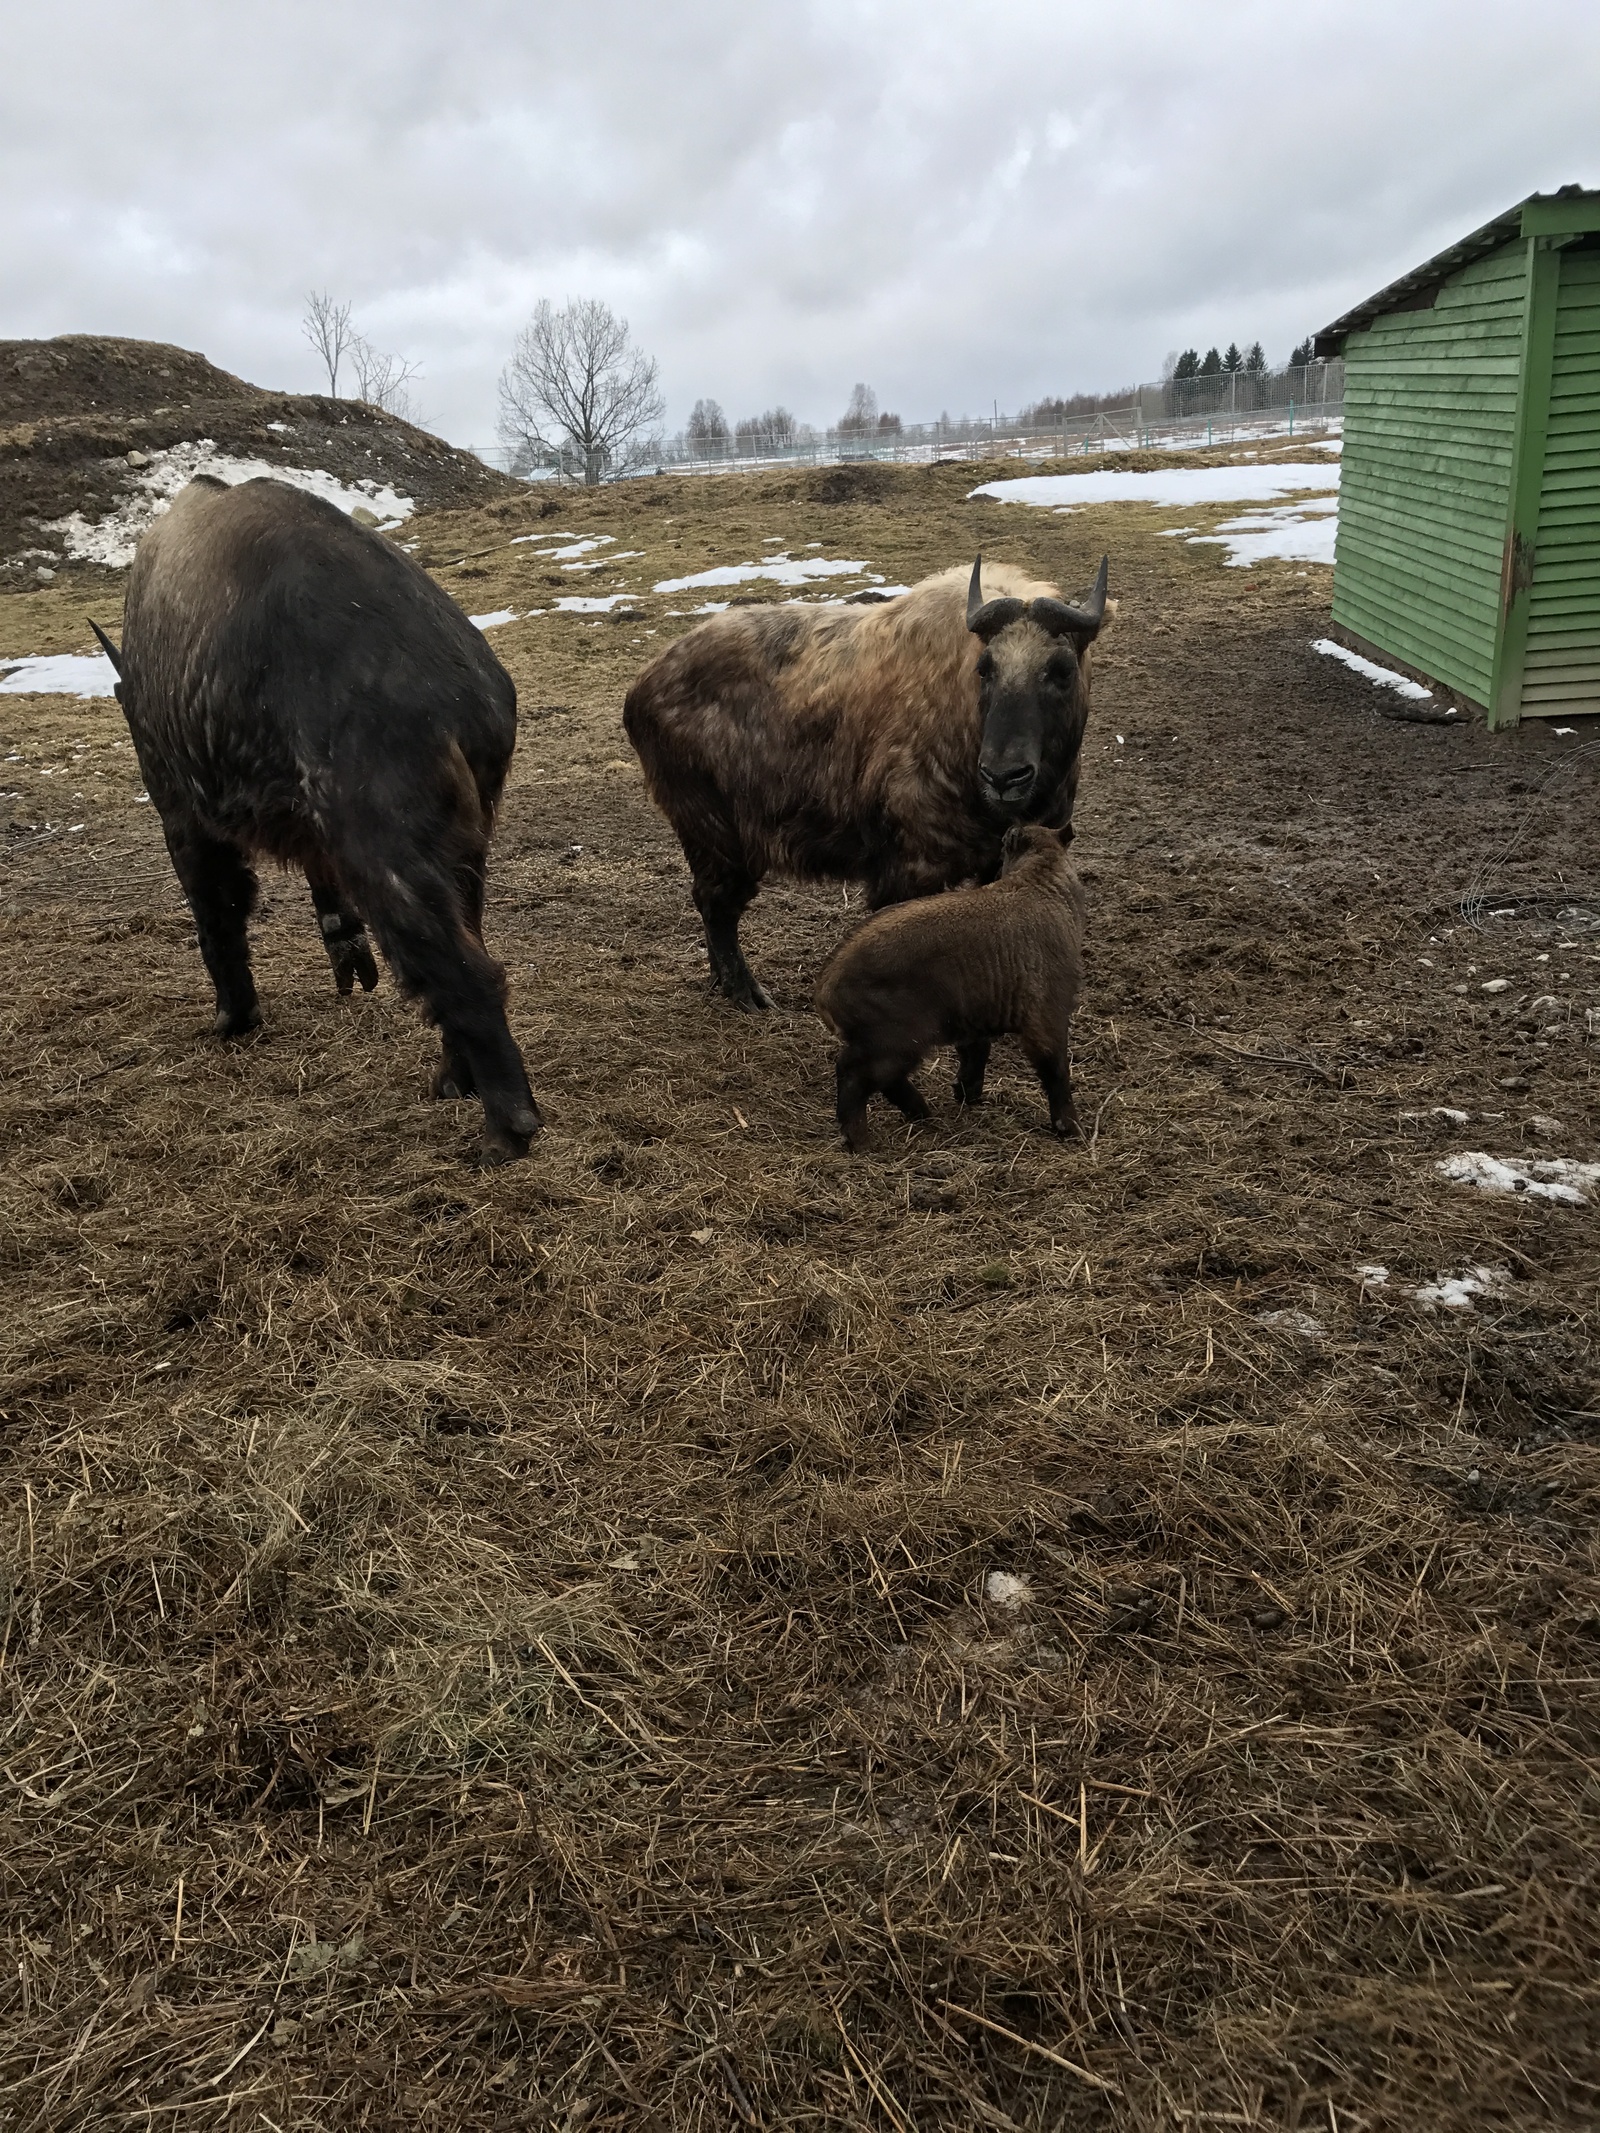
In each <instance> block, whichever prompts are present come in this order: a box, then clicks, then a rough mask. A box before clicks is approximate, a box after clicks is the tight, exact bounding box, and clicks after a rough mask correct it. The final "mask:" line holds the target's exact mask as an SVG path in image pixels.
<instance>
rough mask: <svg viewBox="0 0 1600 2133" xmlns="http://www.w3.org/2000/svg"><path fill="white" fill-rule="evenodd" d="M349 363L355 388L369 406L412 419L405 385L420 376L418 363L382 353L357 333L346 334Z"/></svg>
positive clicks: (413, 418)
mask: <svg viewBox="0 0 1600 2133" xmlns="http://www.w3.org/2000/svg"><path fill="white" fill-rule="evenodd" d="M350 363H351V367H352V368H353V369H354V371H355V374H356V392H357V394H358V396H359V397H360V398H361V399H363V400H365V401H366V402H367V404H368V405H369V406H370V407H381V408H382V409H383V410H384V412H385V413H386V414H390V415H399V416H400V417H401V418H402V419H403V420H405V421H413V420H415V415H414V411H413V409H412V404H411V395H410V393H409V392H408V391H407V390H406V388H407V386H408V385H409V384H410V383H411V380H412V379H413V378H419V377H421V375H422V366H421V364H420V363H408V362H407V361H406V359H405V358H404V356H397V355H385V354H384V352H383V350H382V349H380V348H374V347H373V345H372V343H371V342H370V341H369V340H367V339H366V338H365V336H364V335H362V334H359V333H355V334H352V335H351V337H350Z"/></svg>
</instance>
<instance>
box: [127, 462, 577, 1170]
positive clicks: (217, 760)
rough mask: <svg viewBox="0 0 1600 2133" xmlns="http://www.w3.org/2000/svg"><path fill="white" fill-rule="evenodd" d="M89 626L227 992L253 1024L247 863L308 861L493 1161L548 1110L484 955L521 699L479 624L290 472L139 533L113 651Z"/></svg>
mask: <svg viewBox="0 0 1600 2133" xmlns="http://www.w3.org/2000/svg"><path fill="white" fill-rule="evenodd" d="M95 634H96V635H97V636H98V637H99V638H100V642H101V643H102V644H103V645H104V646H105V649H106V652H107V654H108V655H109V657H110V659H111V662H112V665H113V666H114V667H115V668H116V669H117V672H118V674H119V676H120V677H121V678H120V680H119V681H118V684H117V698H118V701H119V702H120V703H121V705H122V709H123V712H124V715H125V716H126V718H127V721H128V729H129V731H130V733H131V734H132V735H133V745H134V747H135V749H136V750H137V751H138V756H139V768H140V770H141V771H142V773H143V775H144V781H145V785H146V787H147V788H148V790H149V794H150V798H151V800H152V801H153V803H154V805H155V809H156V812H157V814H158V815H159V816H160V817H161V827H162V829H163V830H164V831H165V833H166V840H167V850H168V851H169V852H170V853H171V855H172V864H173V866H174V868H175V869H176V870H177V875H178V880H179V881H180V883H181V884H182V886H183V890H184V893H185V895H186V896H187V897H188V899H189V904H190V907H191V909H192V910H193V912H194V919H195V927H196V930H197V932H198V933H199V937H200V953H201V955H202V956H203V957H204V958H205V964H206V968H207V970H208V971H209V972H210V974H211V980H212V983H213V984H214V985H215V987H216V994H217V1017H216V1030H217V1034H218V1035H219V1036H222V1037H236V1036H240V1035H242V1034H243V1033H244V1032H245V1031H246V1030H250V1029H253V1028H255V1026H256V1025H257V1023H259V1021H260V1020H261V1010H260V1007H259V1005H258V1003H257V999H256V988H255V980H254V978H253V977H252V975H251V970H250V949H249V942H248V939H247V936H246V930H245V929H246V921H247V920H248V919H249V916H250V913H251V911H252V909H253V908H254V905H255V900H256V877H255V874H254V873H253V871H252V869H251V866H250V860H251V858H252V857H253V856H255V855H257V854H264V855H265V856H266V857H268V858H271V859H275V860H277V861H279V862H280V864H282V865H285V866H287V865H289V864H291V863H292V864H295V865H298V866H300V867H302V868H303V869H304V871H305V875H306V879H307V881H308V882H309V884H310V887H311V898H312V902H313V904H314V905H315V907H316V912H317V916H318V919H319V921H320V923H321V929H322V938H323V942H324V945H325V946H326V948H327V951H328V958H329V961H330V962H331V963H332V965H333V975H334V980H335V983H336V984H337V985H338V988H339V991H340V992H341V993H348V992H349V991H350V990H351V988H352V986H353V984H354V982H355V980H356V979H357V978H359V979H360V981H361V984H362V986H363V987H364V988H365V989H366V990H367V991H371V989H372V987H373V986H374V985H376V984H377V982H378V968H377V964H376V963H375V962H374V961H373V957H372V950H371V948H370V947H369V945H368V942H367V932H366V928H367V926H369V925H370V927H371V928H372V931H373V933H374V934H375V935H376V936H377V941H378V945H379V947H380V948H381V949H382V950H383V953H384V955H385V957H386V958H387V960H388V962H389V963H390V965H391V966H392V967H393V969H394V971H395V973H396V974H397V976H398V978H399V980H400V984H401V986H402V987H403V988H404V990H405V991H406V992H407V993H408V994H411V995H412V996H414V997H416V998H418V999H420V1000H421V1001H422V1002H423V1004H424V1006H425V1008H426V1010H427V1013H428V1016H429V1018H430V1020H432V1021H434V1022H436V1023H437V1024H438V1026H439V1030H440V1034H441V1037H442V1040H443V1052H442V1057H441V1060H440V1064H439V1070H438V1073H437V1074H436V1075H435V1077H434V1083H433V1093H434V1094H435V1095H437V1096H470V1095H472V1094H474V1093H476V1094H477V1095H478V1096H479V1097H480V1098H481V1100H482V1103H483V1117H484V1142H483V1148H484V1156H485V1159H486V1160H488V1161H491V1162H503V1161H506V1160H509V1159H510V1158H513V1157H516V1156H521V1155H526V1153H527V1151H528V1143H529V1140H530V1139H531V1137H532V1136H533V1135H534V1134H535V1133H536V1132H537V1131H538V1130H539V1127H540V1125H541V1123H542V1121H541V1119H540V1116H539V1110H538V1106H537V1105H536V1104H535V1102H534V1100H533V1094H532V1091H531V1090H530V1089H529V1087H528V1076H527V1073H526V1071H525V1069H524V1067H523V1063H522V1055H521V1054H520V1053H519V1052H518V1050H517V1047H516V1045H515V1043H514V1042H513V1041H512V1037H511V1032H510V1030H509V1028H508V1027H507V1025H506V1015H505V990H506V985H505V973H504V971H503V970H502V969H501V967H500V965H499V964H498V963H496V962H495V961H494V960H493V959H492V958H491V957H490V955H489V954H488V951H487V950H486V949H485V947H484V945H483V884H484V868H485V864H486V861H487V856H488V847H489V837H490V833H491V831H492V829H493V826H494V817H495V809H496V807H497V806H498V804H499V800H500V793H501V789H502V787H503V786H504V784H505V778H506V770H507V766H508V765H509V763H510V761H511V751H512V748H513V746H514V745H515V742H516V732H517V697H516V690H515V689H514V688H513V686H512V683H511V679H510V676H509V675H508V674H507V673H506V672H505V669H504V668H503V667H502V666H501V665H500V663H499V661H498V660H497V659H496V658H495V657H494V655H493V653H492V652H491V651H490V650H489V648H488V646H487V645H486V644H485V643H484V641H483V637H482V634H481V633H480V632H479V631H478V630H476V629H474V628H473V626H472V624H471V623H470V622H469V621H468V620H467V618H466V616H465V615H464V614H462V612H461V610H460V609H459V608H458V607H457V606H456V605H455V604H454V602H453V601H451V600H450V599H448V598H447V597H446V595H445V594H444V593H443V592H441V591H440V589H439V587H438V586H437V585H435V584H434V582H433V580H432V579H431V578H430V577H428V575H427V574H426V572H425V571H423V570H422V569H420V568H419V567H418V565H417V564H415V563H413V562H412V560H411V558H410V557H409V556H407V555H406V554H405V553H404V552H403V551H402V550H401V549H399V548H397V547H395V546H394V545H393V543H392V542H390V541H387V540H384V539H382V538H381V537H380V536H379V535H377V534H375V533H370V532H368V531H366V530H365V529H364V528H363V527H360V526H358V525H356V524H354V523H353V521H352V520H350V519H348V518H346V517H345V515H344V513H343V512H342V511H340V510H338V509H336V508H335V506H333V505H332V504H329V503H325V502H323V501H322V499H321V498H320V497H315V496H310V495H307V494H306V492H305V491H304V490H301V489H292V488H289V487H287V486H286V485H285V484H284V483H282V482H277V481H270V480H262V481H247V482H242V483H241V484H240V485H239V486H238V487H236V488H229V487H228V486H227V485H226V484H225V483H223V482H219V481H214V480H212V479H211V478H210V477H209V476H206V475H200V476H198V477H197V478H196V479H195V480H194V481H192V482H191V483H190V484H189V486H188V487H187V488H186V489H185V490H184V491H183V492H182V494H181V495H180V496H178V498H177V499H176V501H175V502H174V503H173V505H172V508H171V510H170V511H168V512H167V513H166V514H165V516H164V517H162V518H159V519H157V520H156V522H155V524H154V525H153V526H152V527H151V528H150V530H149V531H148V532H147V533H146V534H145V535H144V537H143V538H142V539H141V541H140V543H139V548H138V552H137V554H136V555H135V557H134V562H133V571H132V575H131V577H130V579H129V584H128V599H127V611H126V618H125V621H124V626H123V641H122V650H121V652H120V653H118V652H117V651H116V649H115V648H114V647H113V646H112V644H111V642H110V640H109V639H108V638H107V637H106V636H105V634H104V632H103V631H101V630H100V629H99V628H98V627H96V631H95Z"/></svg>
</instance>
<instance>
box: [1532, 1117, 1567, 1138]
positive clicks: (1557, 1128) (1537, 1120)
mask: <svg viewBox="0 0 1600 2133" xmlns="http://www.w3.org/2000/svg"><path fill="white" fill-rule="evenodd" d="M1528 1124H1529V1125H1530V1126H1531V1127H1532V1128H1533V1130H1534V1132H1535V1133H1539V1134H1542V1135H1543V1136H1544V1137H1545V1139H1546V1140H1553V1139H1554V1138H1555V1137H1556V1135H1557V1134H1560V1133H1565V1132H1566V1130H1567V1129H1566V1127H1565V1126H1564V1125H1562V1123H1561V1121H1560V1119H1559V1118H1546V1117H1543V1116H1542V1115H1541V1114H1540V1113H1539V1112H1537V1111H1536V1112H1535V1113H1534V1114H1533V1116H1532V1118H1530V1119H1529V1121H1528Z"/></svg>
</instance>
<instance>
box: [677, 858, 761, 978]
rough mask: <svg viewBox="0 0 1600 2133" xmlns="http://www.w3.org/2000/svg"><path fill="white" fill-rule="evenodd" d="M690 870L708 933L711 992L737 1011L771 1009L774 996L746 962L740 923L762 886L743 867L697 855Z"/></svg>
mask: <svg viewBox="0 0 1600 2133" xmlns="http://www.w3.org/2000/svg"><path fill="white" fill-rule="evenodd" d="M689 868H690V872H691V873H692V874H693V876H694V902H695V909H696V910H697V911H698V912H699V913H700V920H701V924H702V925H703V926H704V927H705V929H706V954H707V956H708V957H709V959H710V963H711V987H712V990H713V991H714V992H720V993H721V994H722V996H723V998H724V999H726V1000H731V1001H732V1002H733V1005H734V1006H735V1007H745V1008H750V1007H770V1006H771V1005H772V996H771V994H770V993H769V992H768V991H767V989H766V987H765V986H764V985H763V984H762V982H761V980H760V979H759V978H758V977H757V976H756V974H755V972H754V971H753V970H752V969H751V968H750V965H749V964H748V963H747V962H746V961H745V959H744V949H743V948H742V947H741V946H740V943H739V921H740V919H741V918H742V917H743V916H744V914H745V912H746V910H747V909H748V908H749V905H750V902H751V899H752V898H753V897H754V895H755V893H756V890H757V888H758V887H759V886H760V884H759V882H758V881H757V879H756V877H755V876H754V875H753V874H750V873H747V872H746V871H745V870H744V869H743V868H742V867H730V866H727V865H724V864H722V863H721V862H719V861H717V860H715V859H711V858H709V857H705V856H702V855H697V854H695V853H691V854H690V855H689Z"/></svg>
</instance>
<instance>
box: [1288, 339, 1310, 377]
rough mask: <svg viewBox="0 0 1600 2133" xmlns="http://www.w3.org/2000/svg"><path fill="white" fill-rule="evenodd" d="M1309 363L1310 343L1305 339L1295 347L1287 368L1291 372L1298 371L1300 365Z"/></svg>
mask: <svg viewBox="0 0 1600 2133" xmlns="http://www.w3.org/2000/svg"><path fill="white" fill-rule="evenodd" d="M1310 361H1311V342H1310V340H1309V339H1307V340H1304V341H1301V342H1300V344H1299V345H1298V347H1296V349H1295V350H1294V352H1293V354H1292V355H1291V356H1290V357H1289V368H1290V369H1291V370H1298V369H1300V367H1301V365H1302V364H1305V363H1309V362H1310Z"/></svg>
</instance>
